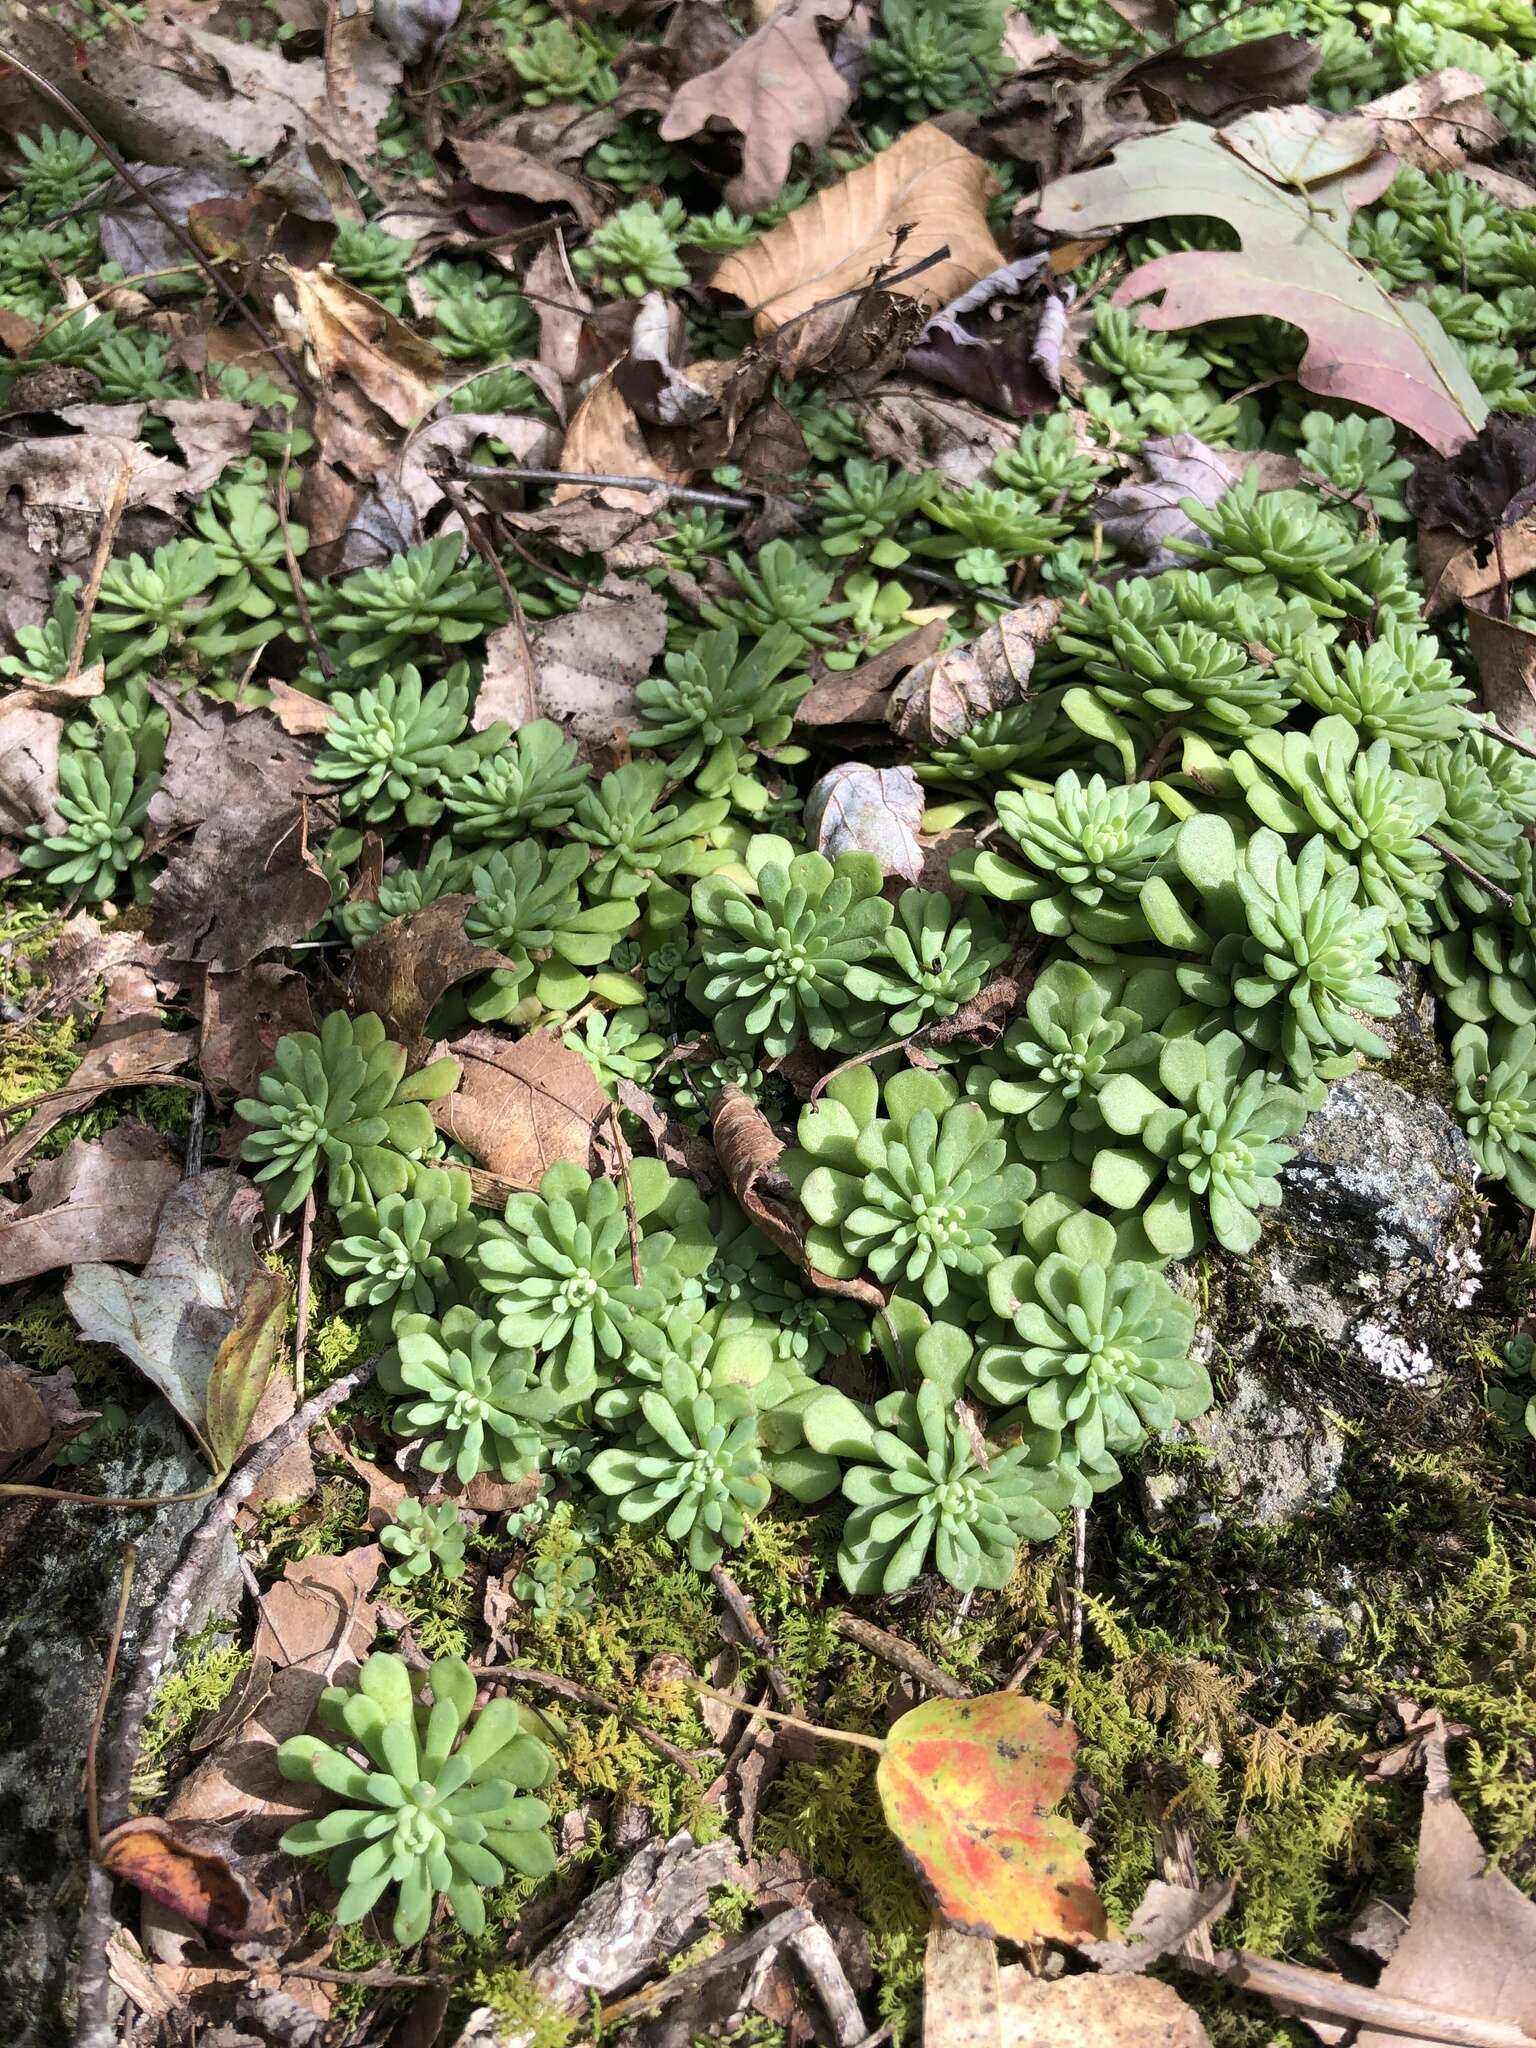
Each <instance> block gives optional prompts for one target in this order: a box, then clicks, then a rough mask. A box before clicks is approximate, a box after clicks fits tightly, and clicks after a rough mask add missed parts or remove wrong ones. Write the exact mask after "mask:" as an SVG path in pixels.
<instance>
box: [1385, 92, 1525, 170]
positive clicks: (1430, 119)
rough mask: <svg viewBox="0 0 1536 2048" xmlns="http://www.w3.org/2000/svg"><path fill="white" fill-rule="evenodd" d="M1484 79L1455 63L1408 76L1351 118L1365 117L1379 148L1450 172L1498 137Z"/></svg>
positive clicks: (1499, 132)
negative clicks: (1393, 90) (1419, 75)
mask: <svg viewBox="0 0 1536 2048" xmlns="http://www.w3.org/2000/svg"><path fill="white" fill-rule="evenodd" d="M1487 93H1488V83H1487V80H1486V79H1482V78H1479V77H1478V75H1477V73H1476V72H1475V71H1463V70H1460V69H1458V68H1455V67H1450V68H1447V69H1445V70H1443V71H1431V72H1429V73H1428V74H1427V76H1425V77H1423V78H1412V79H1410V80H1409V81H1408V83H1407V84H1406V85H1400V86H1398V88H1397V89H1396V91H1395V92H1389V93H1383V94H1382V95H1381V97H1380V98H1379V99H1374V100H1367V101H1366V103H1365V105H1364V106H1360V107H1355V108H1353V109H1352V112H1351V118H1352V119H1355V120H1361V121H1369V122H1370V123H1371V124H1372V126H1373V127H1374V128H1375V130H1376V133H1377V136H1378V138H1379V140H1380V143H1381V147H1382V148H1383V149H1389V150H1390V151H1391V152H1392V154H1393V156H1395V157H1396V158H1397V159H1398V161H1399V162H1400V163H1405V164H1412V165H1414V167H1415V168H1416V169H1418V170H1421V171H1452V170H1456V169H1458V168H1459V167H1460V166H1461V165H1462V164H1464V163H1465V162H1466V160H1467V158H1468V156H1478V155H1481V154H1483V153H1484V152H1486V151H1487V150H1490V149H1492V148H1493V147H1494V145H1495V144H1496V143H1498V142H1500V141H1502V140H1503V136H1504V129H1503V126H1502V124H1501V123H1500V122H1498V121H1497V120H1495V119H1494V117H1493V115H1492V114H1491V113H1490V112H1489V111H1488V106H1487Z"/></svg>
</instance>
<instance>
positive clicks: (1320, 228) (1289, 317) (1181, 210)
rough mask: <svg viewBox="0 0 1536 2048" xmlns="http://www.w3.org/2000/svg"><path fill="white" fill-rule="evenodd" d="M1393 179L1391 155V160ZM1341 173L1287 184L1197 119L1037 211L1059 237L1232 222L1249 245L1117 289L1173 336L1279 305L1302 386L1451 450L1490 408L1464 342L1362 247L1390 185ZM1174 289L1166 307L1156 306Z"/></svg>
mask: <svg viewBox="0 0 1536 2048" xmlns="http://www.w3.org/2000/svg"><path fill="white" fill-rule="evenodd" d="M1387 169H1388V172H1389V174H1390V169H1391V166H1390V163H1388V165H1387ZM1380 189H1381V188H1380V180H1379V177H1375V176H1374V175H1373V174H1372V172H1371V171H1370V170H1369V169H1368V170H1367V172H1366V173H1365V174H1364V176H1363V179H1357V180H1355V181H1353V182H1352V181H1351V179H1350V177H1349V175H1348V174H1346V175H1345V176H1344V177H1343V178H1342V179H1330V180H1326V181H1323V182H1321V183H1319V184H1317V185H1315V186H1312V187H1310V188H1309V189H1308V190H1307V191H1306V192H1304V193H1303V192H1298V191H1294V190H1287V189H1283V188H1282V187H1280V186H1279V185H1276V184H1274V183H1272V182H1271V181H1270V180H1269V179H1268V178H1266V177H1264V176H1263V175H1262V174H1261V173H1260V172H1259V171H1257V170H1255V169H1254V168H1253V166H1252V165H1251V164H1250V163H1246V162H1244V161H1243V159H1242V158H1241V157H1239V156H1238V155H1236V154H1235V153H1234V152H1233V150H1232V149H1230V148H1228V147H1227V146H1225V144H1224V142H1223V140H1222V138H1221V137H1218V136H1217V135H1216V134H1214V133H1213V132H1212V131H1211V130H1210V129H1208V128H1203V127H1201V126H1199V125H1198V124H1196V123H1194V122H1191V121H1180V122H1178V123H1176V124H1175V125H1174V126H1173V127H1171V128H1165V129H1163V130H1161V131H1160V132H1159V133H1158V134H1156V135H1148V136H1140V137H1137V138H1135V139H1134V140H1132V141H1129V142H1125V143H1122V144H1121V145H1120V147H1119V148H1118V149H1117V150H1116V151H1115V154H1114V156H1113V157H1112V158H1111V160H1110V161H1109V162H1108V163H1103V164H1097V165H1095V166H1094V168H1093V169H1092V170H1089V171H1078V172H1075V173H1074V174H1073V175H1072V176H1071V177H1068V178H1058V179H1057V180H1056V181H1055V182H1054V183H1053V184H1051V185H1049V186H1047V187H1046V190H1045V192H1044V193H1043V195H1042V197H1041V204H1040V210H1039V213H1038V215H1037V219H1038V222H1039V225H1040V226H1041V227H1043V228H1045V229H1047V230H1049V231H1050V232H1051V233H1054V234H1070V235H1080V234H1082V233H1083V232H1085V231H1091V230H1094V229H1098V228H1106V227H1125V226H1128V225H1131V224H1132V223H1134V222H1138V221H1144V220H1159V219H1162V218H1164V217H1165V216H1168V215H1175V214H1182V215H1195V216H1198V217H1199V218H1202V219H1217V220H1223V221H1225V222H1226V223H1227V225H1228V226H1229V227H1231V228H1232V229H1233V230H1234V231H1235V233H1236V234H1237V236H1238V239H1239V241H1240V243H1241V245H1242V246H1241V247H1240V248H1238V249H1235V250H1209V249H1186V250H1179V251H1177V252H1176V253H1174V254H1172V255H1168V256H1158V257H1154V258H1153V259H1152V261H1151V262H1148V263H1143V264H1141V265H1139V266H1138V267H1137V268H1136V269H1135V270H1134V271H1132V273H1131V275H1130V276H1129V277H1128V278H1126V279H1125V280H1124V282H1123V283H1122V284H1121V285H1120V287H1119V289H1118V290H1117V292H1116V293H1115V303H1116V304H1117V305H1141V309H1142V310H1141V318H1142V320H1143V322H1144V324H1145V325H1146V326H1148V327H1150V328H1153V329H1156V330H1157V331H1159V332H1167V331H1170V330H1174V329H1178V328H1183V327H1194V326H1198V325H1200V324H1202V323H1203V322H1205V321H1207V320H1225V319H1232V318H1238V317H1247V316H1249V315H1252V314H1255V313H1267V314H1270V315H1272V316H1273V317H1274V318H1276V319H1279V320H1285V321H1289V323H1290V324H1291V325H1292V326H1293V327H1299V328H1301V329H1302V331H1303V332H1304V333H1305V334H1306V337H1307V348H1306V353H1305V354H1304V355H1303V357H1302V359H1301V363H1300V365H1299V366H1298V368H1297V372H1296V376H1297V381H1298V383H1300V384H1301V385H1302V386H1303V387H1304V388H1305V389H1306V390H1308V391H1315V392H1316V393H1317V394H1318V395H1319V396H1320V397H1324V398H1342V399H1344V400H1346V401H1347V402H1349V403H1350V404H1353V405H1363V406H1365V407H1367V408H1369V409H1370V410H1371V411H1373V412H1382V413H1385V414H1386V415H1387V416H1388V418H1390V419H1395V420H1397V421H1398V422H1399V423H1400V424H1401V425H1403V426H1405V427H1409V428H1411V429H1412V431H1413V432H1414V433H1416V434H1418V435H1419V436H1420V437H1421V438H1422V439H1423V440H1425V441H1427V442H1428V443H1429V445H1430V446H1431V447H1432V448H1435V449H1438V450H1439V451H1440V453H1441V454H1449V453H1451V452H1452V451H1453V450H1455V449H1457V448H1459V447H1461V445H1462V444H1463V443H1464V442H1465V441H1468V440H1470V439H1471V437H1472V435H1473V434H1474V433H1475V432H1476V431H1477V428H1478V427H1479V426H1480V425H1481V424H1482V422H1483V420H1484V419H1485V418H1486V416H1487V406H1486V405H1485V404H1484V402H1483V400H1482V398H1481V396H1480V395H1479V393H1478V391H1477V387H1476V385H1475V384H1474V383H1473V382H1472V379H1471V376H1470V375H1469V373H1468V371H1467V368H1466V365H1465V364H1464V362H1463V361H1462V359H1461V356H1460V354H1459V353H1458V351H1457V349H1456V347H1455V345H1454V344H1453V343H1452V341H1451V340H1450V338H1449V336H1448V335H1447V334H1446V332H1445V330H1444V329H1443V328H1442V327H1441V325H1440V323H1439V321H1438V320H1436V319H1435V317H1434V315H1433V314H1432V313H1431V312H1430V311H1429V309H1428V308H1427V307H1426V306H1424V305H1422V304H1421V303H1419V302H1418V301H1416V300H1407V299H1395V298H1393V297H1392V295H1391V294H1390V293H1389V292H1387V291H1385V290H1384V289H1383V288H1382V286H1381V285H1380V284H1378V283H1377V281H1376V279H1375V278H1374V277H1373V276H1372V274H1371V272H1370V271H1369V270H1367V269H1366V267H1365V265H1364V264H1362V263H1359V262H1357V261H1356V260H1355V258H1354V257H1353V256H1351V255H1350V253H1349V250H1348V248H1347V246H1346V244H1345V238H1344V236H1345V228H1346V225H1347V219H1348V212H1349V208H1350V206H1351V205H1352V204H1359V203H1361V201H1362V199H1363V198H1364V197H1366V196H1375V194H1376V193H1378V192H1379V190H1380ZM1158 292H1160V293H1161V294H1162V301H1161V303H1160V304H1159V305H1156V306H1151V307H1148V306H1146V305H1145V304H1144V303H1143V302H1145V301H1146V300H1147V299H1148V298H1150V297H1151V296H1152V295H1153V294H1154V293H1158Z"/></svg>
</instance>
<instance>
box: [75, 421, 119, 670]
mask: <svg viewBox="0 0 1536 2048" xmlns="http://www.w3.org/2000/svg"><path fill="white" fill-rule="evenodd" d="M132 477H133V472H132V470H131V469H130V468H129V466H128V462H127V459H126V457H125V458H124V459H123V460H122V461H121V462H119V464H118V466H117V475H116V476H115V477H114V478H113V479H112V494H111V496H110V497H109V498H108V499H107V509H106V511H105V512H103V514H102V515H101V532H100V533H99V534H98V535H97V536H96V553H95V556H94V558H93V560H92V562H91V573H90V577H89V579H88V580H87V582H86V586H85V589H84V591H83V592H82V593H81V597H80V616H79V618H78V619H77V620H76V621H75V637H74V640H73V642H72V643H71V646H70V650H69V667H68V668H67V669H66V670H65V672H64V681H65V683H66V684H69V683H72V682H73V681H74V680H75V678H76V676H78V675H79V673H80V664H81V662H82V661H83V660H84V658H85V643H86V641H87V640H89V639H90V637H91V620H92V619H93V618H94V617H95V615H96V600H97V598H98V597H100V595H101V579H102V577H103V576H105V575H106V573H107V564H108V562H110V561H111V559H112V543H113V542H114V541H115V540H116V539H117V529H118V528H119V527H120V526H121V525H122V523H123V513H124V512H125V511H126V509H127V506H128V486H129V483H130V482H131V481H132Z"/></svg>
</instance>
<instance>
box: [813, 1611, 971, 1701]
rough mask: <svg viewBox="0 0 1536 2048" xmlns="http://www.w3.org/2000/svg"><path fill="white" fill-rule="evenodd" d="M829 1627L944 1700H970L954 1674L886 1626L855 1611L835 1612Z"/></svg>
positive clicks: (965, 1689) (966, 1691) (966, 1690)
mask: <svg viewBox="0 0 1536 2048" xmlns="http://www.w3.org/2000/svg"><path fill="white" fill-rule="evenodd" d="M832 1626H833V1627H834V1628H835V1629H836V1630H837V1632H838V1634H839V1635H840V1636H846V1637H847V1638H848V1640H849V1642H851V1643H857V1644H858V1645H859V1647H860V1648H861V1649H864V1650H868V1651H869V1652H870V1653H871V1654H872V1655H873V1656H876V1657H879V1658H881V1659H882V1661H883V1662H885V1663H887V1664H894V1665H895V1667H896V1669H897V1670H898V1671H905V1672H906V1674H907V1676H908V1677H909V1678H915V1679H916V1680H917V1682H918V1684H919V1685H925V1686H927V1688H928V1690H929V1691H930V1692H936V1693H938V1694H940V1695H941V1696H942V1697H943V1698H944V1699H947V1700H963V1699H969V1697H970V1690H969V1688H968V1687H967V1686H964V1685H962V1684H961V1683H960V1681H959V1679H958V1678H956V1677H955V1676H954V1675H953V1673H951V1672H948V1671H946V1670H945V1669H944V1667H943V1665H942V1664H935V1663H934V1661H933V1659H932V1658H931V1657H925V1656H924V1655H923V1653H922V1651H921V1650H915V1649H914V1648H913V1647H912V1645H911V1644H910V1643H908V1642H904V1641H903V1640H902V1638H901V1637H900V1636H897V1635H892V1633H891V1631H890V1630H889V1629H887V1628H877V1627H876V1626H875V1624H874V1622H872V1621H865V1620H864V1618H863V1617H862V1615H858V1614H843V1613H838V1614H834V1615H833V1617H832Z"/></svg>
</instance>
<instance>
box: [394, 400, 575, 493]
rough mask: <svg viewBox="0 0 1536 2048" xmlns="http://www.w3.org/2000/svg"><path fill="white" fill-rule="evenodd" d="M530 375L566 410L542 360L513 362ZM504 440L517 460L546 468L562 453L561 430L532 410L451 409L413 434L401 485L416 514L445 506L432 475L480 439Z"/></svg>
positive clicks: (403, 454)
mask: <svg viewBox="0 0 1536 2048" xmlns="http://www.w3.org/2000/svg"><path fill="white" fill-rule="evenodd" d="M506 367H507V368H508V369H511V370H521V371H522V373H523V375H524V376H525V377H528V378H531V379H532V381H533V382H534V383H535V384H536V385H538V387H539V389H540V390H541V391H542V392H543V394H544V397H545V398H546V399H547V400H548V401H549V403H550V404H551V405H552V406H553V407H554V410H555V411H556V413H557V414H559V413H563V412H564V410H565V395H564V392H563V391H562V389H561V386H560V381H559V379H558V378H557V377H556V376H555V375H554V374H553V373H552V372H551V371H549V370H546V369H545V367H544V365H543V364H542V363H532V362H524V361H519V362H511V363H508V364H507V366H506ZM482 440H493V441H499V442H501V443H502V445H503V446H504V447H505V448H506V449H507V450H508V451H509V455H508V459H510V460H511V461H512V462H516V463H522V464H527V465H530V466H531V467H533V468H535V469H547V468H548V467H549V465H550V464H551V463H552V462H553V461H554V459H555V457H556V455H558V453H559V452H560V429H559V428H558V427H555V426H551V425H550V423H549V421H548V420H538V419H534V418H533V417H532V416H531V415H529V414H527V413H483V412H460V413H452V414H450V415H449V417H448V418H447V419H441V420H431V421H429V422H428V424H427V425H426V426H425V427H423V428H422V430H421V432H420V433H419V434H413V435H412V436H411V439H410V440H409V442H408V443H407V444H406V446H405V447H404V448H403V449H402V450H401V454H400V489H401V491H402V492H403V493H404V495H405V496H406V497H407V498H408V499H409V500H410V502H411V505H412V507H413V509H414V510H415V513H416V516H417V518H418V519H419V520H420V519H425V518H426V516H427V514H428V513H429V512H431V511H432V510H433V508H434V507H435V506H437V505H440V504H441V503H442V502H443V500H444V498H445V497H446V496H447V493H446V492H445V491H444V489H443V487H442V484H441V483H440V482H439V481H438V479H437V477H436V476H435V475H434V474H433V472H434V470H435V469H436V468H437V467H438V466H439V465H442V466H444V467H446V468H447V470H448V472H449V474H450V476H451V475H452V473H453V466H454V465H453V460H452V458H453V457H455V456H466V455H468V453H469V451H470V449H471V448H473V447H474V445H475V443H476V442H477V441H482Z"/></svg>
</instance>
